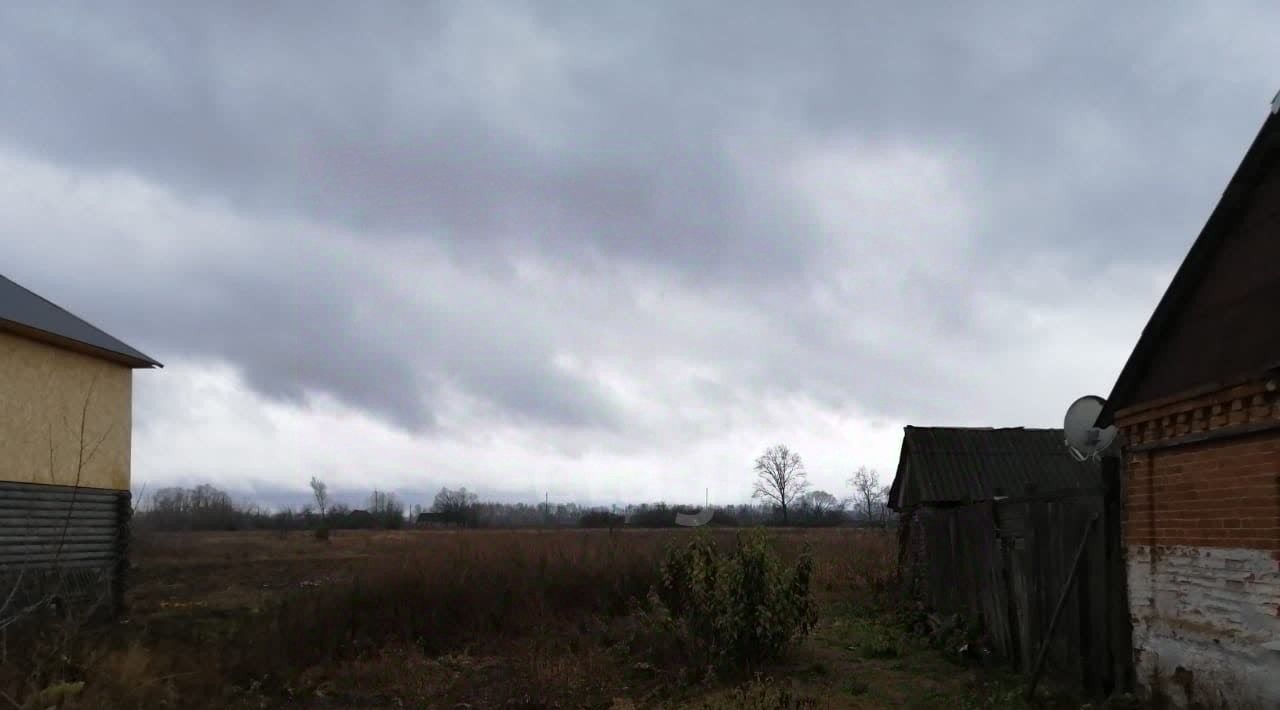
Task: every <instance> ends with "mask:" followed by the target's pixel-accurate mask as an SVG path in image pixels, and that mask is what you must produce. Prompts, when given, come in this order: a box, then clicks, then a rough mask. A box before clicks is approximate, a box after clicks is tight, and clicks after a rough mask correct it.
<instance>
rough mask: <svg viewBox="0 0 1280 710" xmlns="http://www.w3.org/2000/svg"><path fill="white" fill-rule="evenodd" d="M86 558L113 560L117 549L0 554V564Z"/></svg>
mask: <svg viewBox="0 0 1280 710" xmlns="http://www.w3.org/2000/svg"><path fill="white" fill-rule="evenodd" d="M84 560H98V561H101V562H111V561H114V560H115V551H114V550H112V551H110V552H64V553H62V554H53V553H48V554H41V555H36V554H21V555H7V554H0V565H5V566H6V567H8V566H12V567H26V566H28V565H40V564H46V563H60V562H64V561H65V562H76V561H84Z"/></svg>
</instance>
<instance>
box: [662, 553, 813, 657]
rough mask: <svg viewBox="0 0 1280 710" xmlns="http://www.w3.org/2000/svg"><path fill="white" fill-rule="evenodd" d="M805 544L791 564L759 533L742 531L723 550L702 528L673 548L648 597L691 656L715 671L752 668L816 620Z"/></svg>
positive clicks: (810, 563)
mask: <svg viewBox="0 0 1280 710" xmlns="http://www.w3.org/2000/svg"><path fill="white" fill-rule="evenodd" d="M812 574H813V557H812V556H811V555H810V553H809V550H808V549H805V550H804V551H803V552H802V553H801V554H800V557H799V559H797V560H796V562H795V564H794V565H791V566H790V567H788V566H787V565H785V564H783V562H782V561H781V560H780V559H779V558H778V556H777V555H776V554H775V553H774V552H773V550H772V549H770V547H769V540H768V538H767V537H766V536H765V534H764V532H763V531H761V530H752V531H749V532H746V533H739V534H738V536H737V543H736V545H735V546H734V548H733V549H732V550H731V551H729V552H727V553H726V552H721V551H720V550H718V549H717V548H716V546H715V544H714V543H713V542H712V541H711V539H710V537H709V536H708V535H706V534H705V533H700V534H699V535H698V536H697V537H695V538H694V539H693V540H692V541H691V542H689V543H688V544H687V545H683V546H680V547H675V548H672V549H671V550H669V551H668V553H667V557H666V560H665V561H664V562H663V563H662V569H661V580H660V582H659V583H658V586H657V588H656V589H655V590H654V594H653V595H652V596H653V601H654V602H655V606H657V607H658V611H659V612H660V614H659V618H658V619H657V621H658V623H659V624H660V625H661V626H663V627H665V629H666V630H667V631H669V632H670V633H671V634H672V635H673V636H674V638H675V640H676V641H677V644H678V645H679V646H681V647H682V650H683V651H684V652H685V655H687V656H689V657H690V660H694V661H697V662H702V663H705V664H706V665H707V666H708V667H714V668H717V669H720V670H735V671H741V670H750V669H753V668H755V667H756V666H757V665H758V664H760V663H762V662H766V661H770V660H773V659H776V658H777V657H779V656H780V655H781V654H782V653H783V652H784V651H785V650H786V648H787V646H788V645H789V644H790V643H791V642H793V641H795V640H797V639H799V638H800V637H802V636H804V635H805V634H807V633H808V632H809V631H810V630H811V629H812V628H813V625H814V623H815V622H816V621H817V613H816V611H815V607H814V603H813V599H812V598H811V597H810V595H809V580H810V577H811V576H812Z"/></svg>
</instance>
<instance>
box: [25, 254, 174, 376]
mask: <svg viewBox="0 0 1280 710" xmlns="http://www.w3.org/2000/svg"><path fill="white" fill-rule="evenodd" d="M0 329H2V330H9V331H13V332H16V333H20V334H22V335H26V336H28V337H33V338H37V339H40V340H45V341H47V342H50V343H53V344H56V345H62V346H67V347H73V348H74V349H77V350H82V351H86V352H90V353H93V354H96V355H98V356H100V357H106V358H108V359H111V360H116V361H119V362H122V363H124V364H127V365H129V366H130V367H161V365H160V363H158V362H156V361H155V360H153V359H151V358H150V357H148V356H146V355H144V354H143V353H142V352H140V351H138V350H135V349H133V348H132V347H130V346H128V345H126V344H125V343H123V342H121V341H120V340H118V339H116V338H115V337H113V336H111V335H108V334H107V333H106V332H104V331H102V330H101V329H99V328H97V327H95V326H93V325H91V324H90V323H88V322H86V321H85V320H84V319H82V318H80V317H78V316H76V315H74V314H72V313H70V312H69V311H67V310H66V309H64V308H62V307H60V306H58V305H56V304H54V303H51V302H50V301H48V300H46V299H44V298H41V297H40V296H38V295H36V294H35V293H32V292H31V291H29V290H27V289H26V288H23V287H22V286H19V285H18V284H16V283H14V282H13V281H11V280H10V279H8V278H6V277H4V276H3V275H0Z"/></svg>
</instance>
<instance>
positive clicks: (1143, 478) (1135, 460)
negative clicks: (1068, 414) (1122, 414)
mask: <svg viewBox="0 0 1280 710" xmlns="http://www.w3.org/2000/svg"><path fill="white" fill-rule="evenodd" d="M1128 464H1129V465H1128V471H1127V472H1128V481H1127V485H1126V491H1127V496H1126V500H1125V512H1126V515H1125V523H1124V536H1125V542H1126V544H1129V545H1192V546H1196V547H1227V548H1252V549H1258V550H1276V551H1280V430H1276V431H1269V432H1264V433H1259V434H1254V435H1250V436H1244V437H1240V438H1231V439H1225V440H1218V441H1212V440H1211V441H1205V442H1201V443H1196V444H1189V445H1185V446H1179V447H1175V448H1168V449H1156V450H1152V451H1146V452H1138V453H1134V454H1131V455H1130V456H1129V457H1128Z"/></svg>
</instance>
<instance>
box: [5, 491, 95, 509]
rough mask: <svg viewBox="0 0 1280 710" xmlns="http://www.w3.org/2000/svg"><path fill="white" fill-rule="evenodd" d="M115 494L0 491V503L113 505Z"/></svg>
mask: <svg viewBox="0 0 1280 710" xmlns="http://www.w3.org/2000/svg"><path fill="white" fill-rule="evenodd" d="M119 497H120V496H119V494H117V493H101V492H98V491H88V490H84V489H81V490H78V491H69V492H63V491H43V490H31V491H0V501H29V500H30V501H35V500H38V501H48V502H51V503H60V502H72V501H75V502H77V503H79V502H86V503H103V504H108V505H115V504H116V500H117V499H118V498H119Z"/></svg>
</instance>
